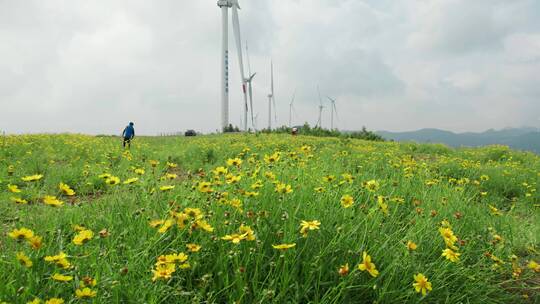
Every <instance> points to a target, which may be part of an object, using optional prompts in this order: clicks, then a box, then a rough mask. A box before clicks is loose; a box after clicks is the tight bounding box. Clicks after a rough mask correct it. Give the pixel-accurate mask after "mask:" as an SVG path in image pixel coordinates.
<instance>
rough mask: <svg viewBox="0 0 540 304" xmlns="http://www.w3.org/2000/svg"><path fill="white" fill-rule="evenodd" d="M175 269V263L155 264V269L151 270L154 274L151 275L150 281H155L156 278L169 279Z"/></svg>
mask: <svg viewBox="0 0 540 304" xmlns="http://www.w3.org/2000/svg"><path fill="white" fill-rule="evenodd" d="M175 271H176V264H169V263H165V264H159V265H157V266H156V269H154V270H152V273H153V274H154V276H153V277H152V281H154V282H155V281H156V280H157V279H162V280H167V279H170V278H171V276H172V274H173V273H174V272H175Z"/></svg>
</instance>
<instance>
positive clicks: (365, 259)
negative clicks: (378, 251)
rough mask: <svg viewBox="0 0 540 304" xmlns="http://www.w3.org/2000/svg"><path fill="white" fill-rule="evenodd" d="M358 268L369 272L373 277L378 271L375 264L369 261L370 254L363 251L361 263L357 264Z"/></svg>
mask: <svg viewBox="0 0 540 304" xmlns="http://www.w3.org/2000/svg"><path fill="white" fill-rule="evenodd" d="M358 269H359V270H360V271H367V272H369V274H370V275H371V276H372V277H374V278H375V277H377V276H378V275H379V271H378V270H377V268H376V266H375V264H374V263H373V262H371V256H370V255H368V254H367V252H365V251H364V253H363V254H362V263H360V264H359V265H358Z"/></svg>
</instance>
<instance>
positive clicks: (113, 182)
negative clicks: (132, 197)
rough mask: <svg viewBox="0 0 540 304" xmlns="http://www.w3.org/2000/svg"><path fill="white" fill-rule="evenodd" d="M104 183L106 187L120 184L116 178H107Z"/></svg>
mask: <svg viewBox="0 0 540 304" xmlns="http://www.w3.org/2000/svg"><path fill="white" fill-rule="evenodd" d="M105 183H106V184H107V185H118V184H120V178H118V177H116V176H109V177H108V178H107V179H106V180H105Z"/></svg>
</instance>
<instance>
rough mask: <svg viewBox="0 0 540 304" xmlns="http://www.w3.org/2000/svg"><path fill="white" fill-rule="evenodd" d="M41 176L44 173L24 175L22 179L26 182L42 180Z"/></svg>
mask: <svg viewBox="0 0 540 304" xmlns="http://www.w3.org/2000/svg"><path fill="white" fill-rule="evenodd" d="M41 178H43V174H34V175H29V176H25V177H22V178H21V179H22V180H23V181H25V182H35V181H38V180H40V179H41Z"/></svg>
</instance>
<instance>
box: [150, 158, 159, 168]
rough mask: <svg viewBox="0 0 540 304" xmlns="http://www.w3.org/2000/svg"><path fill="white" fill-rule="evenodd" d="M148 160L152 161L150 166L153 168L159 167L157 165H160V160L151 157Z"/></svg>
mask: <svg viewBox="0 0 540 304" xmlns="http://www.w3.org/2000/svg"><path fill="white" fill-rule="evenodd" d="M148 162H149V163H150V166H152V168H155V167H157V165H159V161H157V160H154V159H151V160H149V161H148Z"/></svg>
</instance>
